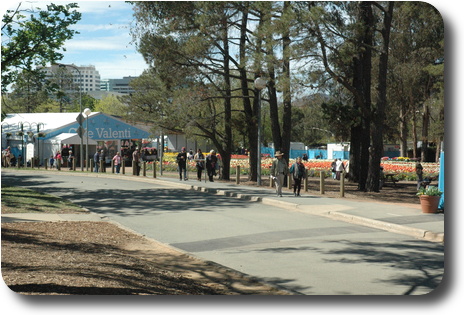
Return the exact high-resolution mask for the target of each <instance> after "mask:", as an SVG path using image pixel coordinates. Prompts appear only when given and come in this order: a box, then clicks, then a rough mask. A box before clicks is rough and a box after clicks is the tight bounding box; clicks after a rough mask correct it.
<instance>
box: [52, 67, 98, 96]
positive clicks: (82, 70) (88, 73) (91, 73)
mask: <svg viewBox="0 0 464 315" xmlns="http://www.w3.org/2000/svg"><path fill="white" fill-rule="evenodd" d="M60 69H62V70H63V72H65V73H67V74H70V75H71V77H72V78H71V79H72V83H73V84H74V85H77V86H79V87H80V89H81V91H82V92H89V91H100V73H99V72H98V71H97V70H96V69H95V66H92V65H88V66H80V67H78V66H76V65H74V64H54V65H52V66H51V67H45V68H44V69H43V71H45V73H46V76H47V78H52V77H56V76H57V74H58V73H60Z"/></svg>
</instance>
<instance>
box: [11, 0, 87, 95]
mask: <svg viewBox="0 0 464 315" xmlns="http://www.w3.org/2000/svg"><path fill="white" fill-rule="evenodd" d="M73 8H77V4H75V3H71V4H67V5H56V4H49V5H47V8H46V10H41V9H39V8H36V10H35V11H32V12H31V11H26V10H22V9H21V4H19V6H18V8H17V9H16V10H8V11H7V12H6V14H4V15H3V18H2V91H6V89H7V88H8V86H9V85H10V84H11V83H13V82H14V81H15V78H16V76H17V74H18V72H19V69H23V70H29V71H32V70H33V69H34V68H35V67H38V66H45V65H46V64H47V63H48V62H54V61H56V60H60V59H62V58H63V54H62V53H61V52H60V49H61V48H62V46H63V45H64V43H65V41H66V40H68V39H70V38H72V37H73V35H74V34H76V33H77V32H76V31H74V30H71V29H69V27H70V26H71V25H73V24H76V23H77V22H78V21H79V20H80V19H81V14H80V13H79V12H77V11H75V10H72V9H73ZM29 13H30V15H29V16H28V17H27V16H26V14H29Z"/></svg>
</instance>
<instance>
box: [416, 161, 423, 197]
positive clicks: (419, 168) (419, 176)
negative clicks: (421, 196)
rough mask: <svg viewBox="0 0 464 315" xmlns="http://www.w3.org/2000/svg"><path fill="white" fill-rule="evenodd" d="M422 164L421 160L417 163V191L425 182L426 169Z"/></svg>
mask: <svg viewBox="0 0 464 315" xmlns="http://www.w3.org/2000/svg"><path fill="white" fill-rule="evenodd" d="M420 162H421V160H420V159H419V160H418V161H417V163H416V175H417V190H419V189H420V188H421V185H422V182H423V181H424V179H423V177H422V176H423V170H424V168H423V167H422V164H421V163H420Z"/></svg>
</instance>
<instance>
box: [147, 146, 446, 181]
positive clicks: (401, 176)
mask: <svg viewBox="0 0 464 315" xmlns="http://www.w3.org/2000/svg"><path fill="white" fill-rule="evenodd" d="M205 156H206V155H205ZM176 157H177V153H165V154H164V157H163V170H164V171H167V172H177V162H176ZM273 160H274V159H273V158H266V157H265V158H263V159H262V160H261V174H262V175H263V176H267V175H269V174H270V170H271V166H272V161H273ZM332 162H333V161H332V160H316V159H315V160H309V161H306V162H304V163H303V164H304V165H305V167H306V169H307V170H308V175H309V176H311V177H319V176H320V172H324V173H325V176H326V177H329V176H331V173H332V166H331V164H332ZM292 163H294V160H290V162H289V166H291V164H292ZM345 163H346V162H345ZM421 164H422V166H423V168H424V169H423V172H424V177H436V176H438V173H439V169H440V163H421ZM195 165H196V162H195V161H189V162H188V165H187V168H188V170H189V171H192V172H193V171H195V170H196V168H195ZM380 165H381V166H382V167H383V170H384V173H388V174H395V178H396V179H398V180H409V181H415V180H417V176H416V170H415V165H416V162H414V161H405V160H402V159H395V160H382V162H381V164H380ZM237 166H240V173H241V174H242V175H248V174H249V168H250V164H249V160H248V156H246V155H243V156H236V155H234V156H232V159H231V161H230V174H231V175H234V176H235V172H236V167H237ZM147 168H148V169H151V164H150V163H148V164H147Z"/></svg>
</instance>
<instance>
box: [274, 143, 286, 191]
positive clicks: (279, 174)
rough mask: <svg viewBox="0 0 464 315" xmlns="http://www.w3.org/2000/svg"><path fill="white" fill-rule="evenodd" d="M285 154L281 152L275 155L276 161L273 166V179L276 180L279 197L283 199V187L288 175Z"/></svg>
mask: <svg viewBox="0 0 464 315" xmlns="http://www.w3.org/2000/svg"><path fill="white" fill-rule="evenodd" d="M283 156H284V154H283V153H282V152H280V151H277V152H276V153H275V158H276V159H275V160H274V161H273V162H272V166H271V177H272V178H273V179H274V180H275V185H276V193H277V196H279V197H282V186H283V184H284V179H285V176H287V174H288V163H287V161H286V160H285V159H284V158H283Z"/></svg>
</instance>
